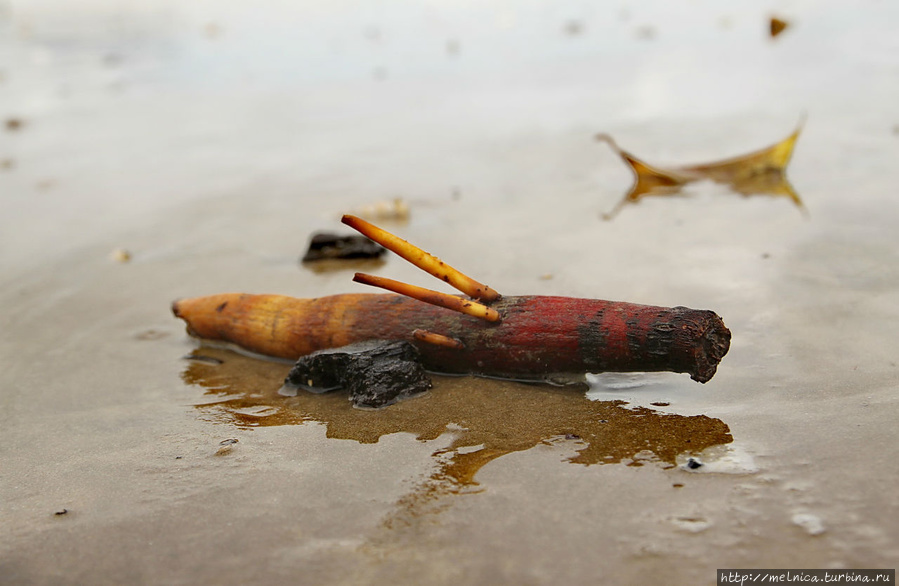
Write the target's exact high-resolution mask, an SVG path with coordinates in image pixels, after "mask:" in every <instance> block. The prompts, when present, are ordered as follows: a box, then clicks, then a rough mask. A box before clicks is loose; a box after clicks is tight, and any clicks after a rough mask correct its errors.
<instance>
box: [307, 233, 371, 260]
mask: <svg viewBox="0 0 899 586" xmlns="http://www.w3.org/2000/svg"><path fill="white" fill-rule="evenodd" d="M385 252H387V249H385V248H384V247H383V246H381V245H380V244H377V243H375V242H372V241H371V240H369V239H368V238H366V237H365V236H361V235H358V234H357V235H350V236H340V235H338V234H331V233H327V232H318V233H315V234H313V235H312V238H311V239H310V240H309V247H308V249H307V250H306V254H305V255H304V256H303V262H316V261H320V260H328V259H360V258H380V257H381V255H383V254H384V253H385Z"/></svg>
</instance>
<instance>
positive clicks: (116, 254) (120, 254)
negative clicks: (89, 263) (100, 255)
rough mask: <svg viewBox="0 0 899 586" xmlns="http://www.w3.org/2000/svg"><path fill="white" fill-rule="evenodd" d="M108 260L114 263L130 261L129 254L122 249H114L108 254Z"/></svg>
mask: <svg viewBox="0 0 899 586" xmlns="http://www.w3.org/2000/svg"><path fill="white" fill-rule="evenodd" d="M109 258H110V259H112V260H114V261H115V262H120V263H126V262H130V261H131V253H130V252H128V251H127V250H125V249H124V248H116V249H115V250H113V251H112V252H111V253H109Z"/></svg>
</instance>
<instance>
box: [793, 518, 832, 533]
mask: <svg viewBox="0 0 899 586" xmlns="http://www.w3.org/2000/svg"><path fill="white" fill-rule="evenodd" d="M792 521H793V525H796V526H798V527H802V528H803V529H805V532H806V533H808V534H809V535H821V534H822V533H824V532H825V531H826V529H825V528H824V522H823V521H822V520H821V517H819V516H817V515H812V514H810V513H797V514H795V515H793V518H792Z"/></svg>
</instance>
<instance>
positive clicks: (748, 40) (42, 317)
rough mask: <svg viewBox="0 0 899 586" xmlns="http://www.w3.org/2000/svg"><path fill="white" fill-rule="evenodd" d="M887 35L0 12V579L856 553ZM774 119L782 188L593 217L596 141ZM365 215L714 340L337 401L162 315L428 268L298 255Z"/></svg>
mask: <svg viewBox="0 0 899 586" xmlns="http://www.w3.org/2000/svg"><path fill="white" fill-rule="evenodd" d="M772 15H777V16H779V17H781V18H783V19H785V20H786V21H788V22H789V26H788V27H787V28H786V29H785V30H784V31H783V32H782V33H781V34H780V35H778V36H777V37H774V38H772V37H771V36H770V35H769V32H768V21H769V18H770V17H771V16H772ZM897 27H899V9H897V7H896V6H895V5H893V4H890V3H887V2H870V3H864V4H862V5H859V6H856V7H853V8H851V9H850V8H849V7H848V6H847V5H844V4H842V3H837V2H824V3H795V2H794V3H783V4H782V6H781V5H780V4H773V5H771V7H768V6H767V5H765V6H762V5H757V4H756V3H754V2H738V3H732V4H730V3H729V4H727V5H718V4H716V3H712V2H691V3H667V2H661V1H652V2H641V3H636V2H621V3H619V4H608V5H605V4H596V3H590V2H577V1H572V0H566V1H562V2H553V3H536V2H531V3H520V2H512V1H506V0H496V1H491V2H486V3H461V4H454V3H445V2H437V1H433V2H422V3H414V2H401V1H399V2H390V3H383V4H382V3H377V4H373V3H369V2H363V1H361V0H345V1H340V2H298V3H294V2H287V1H280V2H279V1H270V2H260V3H241V2H237V1H234V0H229V1H226V2H202V1H196V2H188V3H182V2H175V1H174V0H170V1H163V2H148V1H147V2H120V1H116V0H84V1H82V2H78V3H68V2H62V1H60V0H44V1H41V2H26V1H20V0H5V1H3V0H0V208H2V213H0V268H2V271H0V331H2V336H0V583H3V584H199V583H218V584H238V583H241V584H243V583H258V584H281V583H295V584H438V585H439V584H447V585H449V584H550V583H568V584H650V583H659V584H662V583H664V584H714V583H715V581H716V570H717V569H719V568H833V569H839V568H895V567H896V565H897V560H899V499H897V498H896V497H897V489H896V486H897V483H899V460H897V457H896V447H897V445H899V431H897V426H896V421H897V418H899V358H897V348H899V343H897V336H896V332H897V326H899V293H897V291H899V232H897V229H896V227H897V226H899V200H897V188H896V185H897V184H899V165H897V161H899V107H897V105H896V104H897V103H899V102H897V101H896V99H895V98H896V96H899V44H897V41H896V35H895V31H896V29H897ZM803 120H804V122H801V121H803ZM800 123H802V130H801V134H800V137H799V139H798V142H797V143H796V147H795V152H794V156H793V159H792V161H791V162H790V165H789V168H788V169H789V170H788V178H789V184H790V185H791V186H792V189H793V190H794V192H795V193H796V194H797V197H798V202H797V201H793V200H792V199H791V198H790V197H785V196H783V195H776V194H774V195H772V194H771V193H769V194H767V195H765V194H756V195H744V194H738V193H734V191H733V190H732V189H730V188H729V187H728V186H727V185H722V184H717V183H713V182H711V181H702V182H697V183H694V184H691V185H689V186H687V187H686V188H685V189H684V190H683V191H682V192H681V193H680V194H677V195H669V196H661V197H658V196H656V197H645V198H642V199H641V200H639V201H638V202H636V203H625V204H624V205H622V206H621V208H620V210H618V211H617V213H616V214H615V215H614V217H611V218H609V217H608V216H606V215H604V214H608V213H609V212H610V211H611V210H614V209H615V208H616V206H617V205H618V204H619V202H620V201H621V199H622V198H623V197H624V196H625V194H627V193H628V189H629V186H630V185H631V182H632V177H631V175H630V171H629V170H628V168H627V167H626V166H625V165H624V163H623V162H622V160H621V159H620V158H618V157H617V156H616V154H615V153H614V152H613V151H612V150H610V148H609V146H608V145H607V144H605V143H603V142H599V141H597V140H596V139H595V135H596V134H597V133H600V132H603V133H608V134H609V135H611V136H613V137H614V139H615V140H616V141H617V143H618V144H619V145H620V146H621V147H622V148H624V149H626V150H628V151H630V152H632V153H634V154H636V155H637V156H638V157H641V158H643V159H646V160H647V161H651V162H653V163H655V164H658V165H675V166H676V165H687V164H694V163H704V162H708V161H714V160H719V159H723V158H726V157H731V156H735V155H740V154H742V153H746V152H750V151H753V150H756V149H760V148H762V147H766V146H769V145H771V144H774V143H776V142H778V141H780V140H781V139H783V138H785V137H786V136H788V135H789V134H790V133H791V132H793V130H794V129H795V128H796V127H797V124H800ZM396 199H400V200H401V201H402V202H403V205H404V206H406V207H408V210H409V214H408V217H407V218H405V219H400V220H396V219H391V218H382V219H381V220H377V221H378V222H379V223H381V224H382V225H383V226H384V227H385V228H387V229H389V230H391V231H393V232H395V233H397V234H398V235H400V236H402V237H403V238H406V239H408V240H410V241H412V242H414V243H416V244H418V245H420V246H422V247H423V248H424V249H426V250H428V251H430V252H433V253H435V254H437V255H439V256H441V257H442V258H444V259H445V260H446V261H447V262H449V263H451V264H453V265H455V266H458V267H459V268H461V269H463V270H464V271H465V272H467V273H469V274H471V275H473V276H475V277H476V278H479V279H481V280H483V281H485V282H487V283H488V284H489V285H491V286H493V287H494V288H496V289H497V290H499V291H500V292H502V293H504V294H508V295H521V294H534V295H566V296H573V297H590V298H603V299H614V300H625V301H632V302H637V303H646V304H653V305H663V306H676V305H684V306H689V307H695V308H707V309H712V310H714V311H715V312H717V313H718V314H719V315H721V316H722V318H723V319H724V321H725V323H726V324H727V326H728V327H729V328H730V330H731V331H732V333H733V342H732V345H731V349H730V352H729V353H728V354H727V356H725V357H724V359H723V361H722V363H721V365H720V368H719V370H718V374H717V375H716V376H715V377H714V378H713V379H712V380H711V381H710V382H708V383H707V384H704V385H702V384H698V383H696V382H693V381H691V380H690V379H689V377H688V376H686V375H683V374H672V373H605V374H598V375H595V376H593V375H591V376H590V377H589V382H590V388H589V390H587V391H586V392H585V391H584V390H583V389H579V390H578V389H566V388H557V387H547V386H540V385H529V384H523V383H516V382H509V381H498V380H487V379H482V378H474V377H436V378H435V381H434V382H435V384H434V387H433V389H432V390H431V391H429V392H428V393H426V394H425V395H423V396H420V397H417V398H414V399H410V400H407V401H403V402H401V403H398V404H396V405H394V406H391V407H388V408H385V409H383V410H378V411H365V410H359V409H354V408H352V406H351V405H350V403H349V401H348V400H347V397H346V394H345V393H344V394H341V393H340V392H335V393H330V394H326V395H313V394H306V393H301V394H300V395H298V396H297V397H292V398H289V397H282V396H280V395H278V392H277V391H278V388H279V387H280V385H281V381H282V380H283V378H284V376H285V374H286V373H287V371H288V370H289V368H290V364H287V363H283V362H274V361H264V360H259V359H257V358H253V357H248V356H245V355H241V354H237V353H235V352H232V351H230V350H227V349H222V348H210V347H205V346H199V345H198V344H197V342H196V341H194V340H192V339H191V338H190V337H188V336H187V335H186V333H185V330H184V324H183V322H181V321H179V320H177V319H175V318H174V317H173V316H172V315H171V311H170V305H171V302H172V301H173V300H174V299H177V298H180V297H193V296H199V295H207V294H213V293H222V292H250V293H280V294H286V295H294V296H297V297H320V296H323V295H329V294H335V293H344V292H365V291H366V288H365V287H364V286H362V285H359V284H355V283H353V282H352V280H351V279H352V275H353V271H355V270H359V267H360V266H362V269H361V270H365V271H367V272H372V273H375V274H379V275H383V276H388V277H391V278H394V279H398V280H402V281H406V282H411V283H415V284H419V285H423V286H427V287H434V288H439V287H440V286H441V285H440V283H437V282H436V281H435V280H434V279H432V278H430V277H428V276H427V275H426V274H424V273H422V272H421V271H419V270H417V269H416V268H414V267H412V266H411V265H409V264H408V263H406V262H404V261H402V260H401V259H399V258H398V257H396V256H388V257H386V258H385V260H384V261H383V262H381V263H375V264H371V263H370V264H368V265H356V264H352V265H348V266H327V267H324V268H318V269H316V268H314V267H310V266H306V265H303V264H301V263H299V262H298V259H299V258H300V257H301V256H302V254H303V252H304V251H305V248H306V244H307V242H308V240H309V238H310V236H311V235H312V233H313V232H316V231H321V230H331V231H336V232H340V233H347V232H348V230H347V229H346V228H345V227H343V226H342V225H341V224H340V223H339V218H340V215H341V214H343V213H347V212H356V213H362V214H365V213H368V214H372V213H375V214H377V213H379V212H381V213H383V212H389V211H390V210H391V209H393V206H394V201H395V200H396ZM691 458H692V459H693V460H692V462H693V464H692V465H691V463H690V462H691V460H690V459H691ZM698 463H701V466H698V467H696V465H697V464H698Z"/></svg>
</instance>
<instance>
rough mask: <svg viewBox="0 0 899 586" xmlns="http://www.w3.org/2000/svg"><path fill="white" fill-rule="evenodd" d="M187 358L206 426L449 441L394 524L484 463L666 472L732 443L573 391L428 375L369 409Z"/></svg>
mask: <svg viewBox="0 0 899 586" xmlns="http://www.w3.org/2000/svg"><path fill="white" fill-rule="evenodd" d="M188 358H190V361H189V364H188V366H187V368H186V369H185V370H184V371H183V373H182V378H183V380H184V381H185V382H186V383H188V384H191V385H197V386H199V387H201V388H203V390H204V393H205V394H206V395H207V396H206V397H205V398H204V400H202V401H200V402H198V404H196V408H197V410H198V411H199V412H200V413H201V417H203V418H205V419H207V420H209V421H214V422H219V423H227V424H231V425H235V426H238V427H241V428H255V427H261V426H273V425H299V424H303V423H304V422H307V421H314V422H319V423H322V424H324V425H325V426H326V428H327V437H329V438H334V439H344V440H353V441H357V442H360V443H376V442H377V441H378V440H379V439H380V438H381V437H382V436H385V435H388V434H392V433H400V432H405V433H411V434H413V435H414V436H415V437H416V438H417V439H418V440H419V441H429V440H434V439H437V438H439V437H441V436H443V435H444V434H449V437H451V442H450V444H449V446H447V447H442V448H440V449H438V450H436V451H435V452H434V453H433V454H432V457H433V459H434V464H435V466H434V471H433V473H432V474H431V475H430V477H429V478H427V479H425V480H423V481H422V482H420V483H419V484H418V485H417V486H416V487H415V489H414V490H413V491H412V492H411V493H410V494H409V495H407V496H406V497H403V499H401V502H400V503H398V506H399V509H398V510H399V511H401V512H402V513H403V514H402V515H400V516H406V515H409V514H412V515H418V514H421V513H423V512H426V511H432V510H435V509H434V507H435V506H436V503H435V501H436V500H438V497H442V496H445V495H448V494H458V493H462V492H472V491H477V490H481V488H480V487H479V486H478V482H477V480H476V475H477V473H478V471H479V470H480V469H481V468H483V467H484V466H485V465H486V464H487V463H489V462H491V461H493V460H495V459H497V458H500V457H502V456H505V455H507V454H511V453H513V452H520V451H524V450H529V449H531V448H534V447H536V446H539V445H545V446H555V447H558V448H560V449H561V450H563V451H564V453H565V456H564V457H563V459H564V460H565V461H567V462H570V463H572V464H583V465H592V464H613V463H620V464H625V465H628V466H642V465H645V464H649V463H652V464H655V465H659V466H662V467H665V468H671V467H675V466H678V465H681V464H682V462H683V460H684V458H686V457H689V456H690V455H697V456H698V455H700V454H702V453H703V452H706V451H707V450H708V449H709V448H712V447H715V446H722V445H725V444H730V443H731V442H732V441H733V438H732V437H731V435H730V431H729V429H728V426H727V424H725V423H724V422H723V421H721V420H719V419H714V418H711V417H707V416H705V415H694V416H684V415H678V414H673V413H660V412H657V411H655V410H653V409H649V408H646V407H633V406H630V405H627V404H626V403H625V402H624V401H601V400H590V399H589V398H588V397H587V396H586V395H585V393H584V392H583V390H580V389H569V388H559V387H549V386H540V385H530V384H523V383H516V382H510V381H500V380H488V379H481V378H474V377H439V376H435V377H434V387H433V389H431V390H430V391H429V392H427V393H425V394H424V395H422V396H419V397H416V398H413V399H408V400H405V401H401V402H400V403H397V404H395V405H392V406H390V407H387V408H384V409H381V410H378V411H371V410H361V409H355V408H353V406H352V404H351V403H350V401H349V400H348V398H347V394H346V393H344V392H341V391H335V392H331V393H326V394H312V393H299V394H298V395H297V396H295V397H284V396H282V395H279V394H278V389H279V388H280V386H281V383H282V381H283V379H284V376H285V375H286V374H287V371H288V370H289V369H290V366H289V365H285V364H282V363H273V362H267V361H263V360H257V359H253V358H250V357H247V356H243V355H240V354H236V353H234V352H231V351H228V350H225V349H219V348H207V347H203V348H198V349H196V350H194V351H193V352H192V354H191V355H190V356H189V357H188ZM443 445H444V446H445V444H443ZM438 509H439V507H438ZM396 521H397V519H393V521H392V522H394V523H395V522H396Z"/></svg>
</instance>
